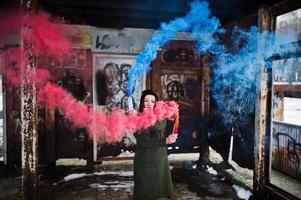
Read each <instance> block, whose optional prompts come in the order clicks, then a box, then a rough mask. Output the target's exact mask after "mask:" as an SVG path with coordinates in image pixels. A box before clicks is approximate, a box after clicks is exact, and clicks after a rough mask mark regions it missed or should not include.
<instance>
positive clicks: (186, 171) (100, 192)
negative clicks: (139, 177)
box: [0, 153, 240, 200]
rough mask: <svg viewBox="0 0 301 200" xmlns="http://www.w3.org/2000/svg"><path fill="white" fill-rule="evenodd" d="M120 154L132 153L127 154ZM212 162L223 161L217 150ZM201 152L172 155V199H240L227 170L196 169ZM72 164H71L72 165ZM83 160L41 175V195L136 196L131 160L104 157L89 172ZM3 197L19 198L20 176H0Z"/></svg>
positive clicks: (64, 198)
mask: <svg viewBox="0 0 301 200" xmlns="http://www.w3.org/2000/svg"><path fill="white" fill-rule="evenodd" d="M121 156H129V157H131V154H124V155H121ZM210 159H211V160H212V162H220V158H218V155H215V154H214V153H213V154H212V155H211V157H210ZM196 160H198V154H174V155H169V161H170V169H171V173H172V179H173V183H174V188H175V195H174V197H173V198H172V199H173V200H197V199H215V200H218V199H220V200H223V199H240V198H239V197H238V196H237V193H236V191H235V189H234V187H233V183H232V182H231V180H230V179H229V178H228V177H229V176H228V175H227V173H220V172H216V171H214V170H213V169H212V168H209V169H208V170H197V169H196V165H195V161H196ZM70 164H71V165H70ZM82 164H84V161H82V160H59V161H58V162H57V165H58V166H57V167H56V169H55V170H54V171H53V172H52V173H47V174H46V175H44V176H41V180H40V186H39V199H45V200H46V199H47V200H51V199H56V200H69V199H71V200H80V199H85V200H94V199H95V200H96V199H98V200H99V199H106V200H113V199H120V200H129V199H132V197H133V174H132V168H133V164H132V160H124V161H104V162H103V163H102V164H101V165H95V169H94V171H93V172H89V173H88V172H86V171H85V168H84V167H83V165H82ZM0 181H1V182H0V199H1V200H2V199H3V200H4V199H5V200H10V199H11V200H16V199H20V178H19V177H17V178H8V179H1V180H0Z"/></svg>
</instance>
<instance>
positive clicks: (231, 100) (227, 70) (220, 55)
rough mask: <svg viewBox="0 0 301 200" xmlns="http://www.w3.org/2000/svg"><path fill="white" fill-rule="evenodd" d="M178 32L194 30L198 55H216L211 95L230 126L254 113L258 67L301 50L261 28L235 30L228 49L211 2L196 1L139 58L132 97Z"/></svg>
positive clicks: (131, 76)
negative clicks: (220, 39)
mask: <svg viewBox="0 0 301 200" xmlns="http://www.w3.org/2000/svg"><path fill="white" fill-rule="evenodd" d="M178 31H190V32H191V34H192V36H194V37H195V38H196V40H197V42H196V48H197V50H198V53H199V54H205V53H209V54H211V55H212V63H211V69H212V72H213V77H212V81H211V95H212V97H213V98H214V100H215V102H216V103H217V106H218V109H219V111H220V112H221V113H222V114H223V117H224V120H225V123H226V124H231V123H233V122H235V121H237V120H239V121H244V120H246V119H247V118H248V117H249V116H250V115H252V114H254V111H255V101H256V73H257V72H258V66H260V65H266V67H271V64H270V63H267V62H266V61H267V60H268V58H270V57H272V56H274V55H275V54H289V52H291V51H294V50H295V49H296V48H297V47H296V45H293V44H291V45H280V44H281V43H283V42H284V43H285V41H286V40H288V38H286V36H285V35H275V34H274V33H268V32H263V33H260V31H259V30H258V28H257V27H250V29H249V30H241V29H239V28H238V27H236V28H234V29H233V30H232V35H231V36H232V38H231V41H232V44H230V45H229V44H228V45H227V47H226V46H225V45H223V44H221V41H219V39H218V37H217V35H222V34H223V33H224V32H225V30H223V29H222V28H221V27H220V22H219V20H218V19H217V18H215V17H213V16H211V11H210V10H209V6H208V3H207V2H199V1H195V2H192V3H191V4H190V12H189V13H188V14H187V16H185V17H183V18H178V19H176V20H174V21H171V22H169V23H167V24H162V25H161V27H160V29H159V30H158V31H157V32H156V33H155V34H154V35H153V37H152V38H151V39H150V41H149V43H147V45H146V47H145V49H144V51H142V52H141V53H140V54H139V55H138V56H137V57H136V65H135V66H133V68H132V70H131V72H130V74H129V82H128V95H131V94H132V89H133V86H134V84H135V80H136V78H138V77H139V76H141V75H142V74H144V73H146V72H148V71H149V70H150V63H151V61H152V60H153V59H155V58H156V55H157V50H158V49H159V48H160V47H162V46H163V45H164V44H166V43H167V42H168V40H169V39H170V38H172V37H174V36H175V34H176V32H178Z"/></svg>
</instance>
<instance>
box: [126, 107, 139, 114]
mask: <svg viewBox="0 0 301 200" xmlns="http://www.w3.org/2000/svg"><path fill="white" fill-rule="evenodd" d="M137 114H138V111H137V110H135V109H133V108H131V109H129V110H128V115H129V116H135V115H137Z"/></svg>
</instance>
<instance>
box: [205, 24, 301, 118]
mask: <svg viewBox="0 0 301 200" xmlns="http://www.w3.org/2000/svg"><path fill="white" fill-rule="evenodd" d="M286 40H287V38H286V36H285V35H279V34H278V35H275V33H268V32H263V33H260V32H259V30H258V28H257V27H251V28H250V29H249V30H241V29H239V28H238V27H235V28H234V29H233V31H232V38H231V41H232V44H231V45H230V47H231V48H217V49H218V50H217V51H215V52H211V51H210V49H209V50H208V51H209V52H210V53H212V55H213V59H212V71H213V77H212V79H213V80H212V84H211V95H212V97H213V98H214V100H215V101H216V103H217V106H218V108H219V111H220V112H221V113H222V114H223V116H224V120H225V123H226V124H231V123H233V122H235V121H240V122H242V121H244V120H246V119H247V118H248V117H250V116H252V115H253V114H254V112H255V102H256V73H257V72H258V67H259V66H260V65H264V66H265V67H266V68H270V67H271V66H272V65H271V63H270V62H269V61H268V60H269V58H271V57H272V56H275V55H277V54H281V55H283V54H289V53H290V52H293V51H295V50H296V48H297V46H296V45H295V44H289V45H279V44H280V43H283V41H286ZM217 46H221V45H220V44H217Z"/></svg>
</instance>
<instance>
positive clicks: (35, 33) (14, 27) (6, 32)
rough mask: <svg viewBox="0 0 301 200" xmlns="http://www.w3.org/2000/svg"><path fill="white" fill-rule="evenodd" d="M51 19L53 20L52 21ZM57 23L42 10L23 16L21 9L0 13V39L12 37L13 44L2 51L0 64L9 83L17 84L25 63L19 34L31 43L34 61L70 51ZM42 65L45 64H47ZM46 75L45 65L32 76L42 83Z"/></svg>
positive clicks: (58, 56)
mask: <svg viewBox="0 0 301 200" xmlns="http://www.w3.org/2000/svg"><path fill="white" fill-rule="evenodd" d="M7 13H8V12H6V14H7ZM54 22H55V23H57V24H56V25H55V24H54ZM59 23H60V22H59V21H58V20H56V21H51V19H50V16H49V15H48V14H46V13H45V12H39V13H38V14H36V15H26V16H25V15H24V14H23V13H22V12H16V11H11V12H10V14H7V15H5V16H4V15H1V18H0V30H1V34H0V42H1V41H2V42H4V43H5V42H6V41H7V40H9V39H14V40H16V41H14V44H12V45H14V46H15V47H14V48H9V49H8V50H6V51H5V52H4V63H3V66H0V67H1V72H2V74H3V75H4V76H5V78H6V80H7V82H8V83H9V84H11V85H13V86H15V87H19V86H20V84H21V82H22V80H21V76H22V72H23V70H24V67H25V66H26V60H27V59H25V57H24V54H25V52H24V49H23V48H21V47H20V42H21V41H20V38H22V39H23V41H24V42H26V41H27V42H30V43H31V44H33V45H34V51H35V54H36V58H37V61H39V60H40V59H41V60H43V59H45V57H47V58H51V60H52V61H53V62H56V61H59V60H62V59H64V57H66V56H69V55H70V51H71V43H70V42H69V41H68V40H66V38H65V37H64V32H63V30H62V29H61V28H60V26H58V24H59ZM64 28H66V27H64ZM12 35H13V37H12ZM21 35H22V37H21ZM16 45H18V46H16ZM36 63H39V62H36ZM36 67H37V68H40V67H41V66H36ZM43 67H46V68H49V67H50V66H43ZM49 77H50V76H49V73H48V72H47V70H46V69H37V78H34V81H36V84H37V85H38V86H39V87H41V84H45V83H46V80H47V79H48V78H49Z"/></svg>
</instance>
